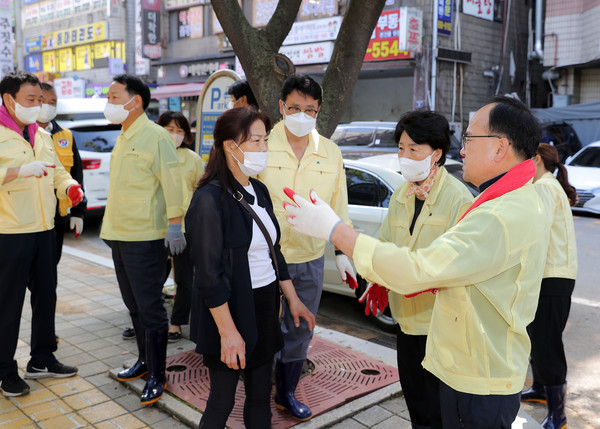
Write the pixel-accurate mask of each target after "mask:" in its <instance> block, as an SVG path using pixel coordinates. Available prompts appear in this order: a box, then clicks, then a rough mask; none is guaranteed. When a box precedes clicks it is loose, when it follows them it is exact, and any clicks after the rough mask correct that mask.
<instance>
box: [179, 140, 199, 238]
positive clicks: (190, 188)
mask: <svg viewBox="0 0 600 429" xmlns="http://www.w3.org/2000/svg"><path fill="white" fill-rule="evenodd" d="M177 156H178V157H179V165H180V168H181V179H182V193H183V208H184V210H185V211H187V208H188V207H189V205H190V201H192V195H193V194H194V189H196V185H197V184H198V181H199V180H200V178H201V177H202V175H203V174H204V163H203V162H202V158H201V157H200V155H198V154H197V153H196V152H194V151H193V150H190V149H188V148H186V147H179V148H177ZM182 226H183V225H182Z"/></svg>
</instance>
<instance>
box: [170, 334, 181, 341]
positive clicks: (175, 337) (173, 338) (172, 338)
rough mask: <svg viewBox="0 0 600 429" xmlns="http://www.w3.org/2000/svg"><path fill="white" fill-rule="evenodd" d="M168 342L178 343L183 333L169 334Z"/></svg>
mask: <svg viewBox="0 0 600 429" xmlns="http://www.w3.org/2000/svg"><path fill="white" fill-rule="evenodd" d="M168 340H169V342H170V343H176V342H177V341H179V340H181V332H169V336H168Z"/></svg>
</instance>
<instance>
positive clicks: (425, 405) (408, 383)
mask: <svg viewBox="0 0 600 429" xmlns="http://www.w3.org/2000/svg"><path fill="white" fill-rule="evenodd" d="M426 343H427V335H407V334H405V333H404V332H402V330H401V329H400V327H399V326H397V327H396V344H397V348H396V350H397V357H398V375H399V376H400V385H401V386H402V393H403V394H404V399H405V400H406V405H407V407H408V413H409V414H410V421H411V423H412V424H413V425H415V426H425V427H431V428H435V429H439V428H441V427H442V417H441V411H440V395H439V390H440V388H439V379H438V378H437V377H435V376H434V375H433V374H431V373H430V372H429V371H427V370H426V369H425V368H423V365H421V362H423V358H424V357H425V344H426Z"/></svg>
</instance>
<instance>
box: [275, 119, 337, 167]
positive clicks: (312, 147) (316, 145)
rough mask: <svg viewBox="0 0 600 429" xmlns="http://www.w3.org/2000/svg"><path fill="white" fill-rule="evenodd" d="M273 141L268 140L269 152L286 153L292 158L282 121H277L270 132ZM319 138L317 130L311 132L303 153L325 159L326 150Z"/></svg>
mask: <svg viewBox="0 0 600 429" xmlns="http://www.w3.org/2000/svg"><path fill="white" fill-rule="evenodd" d="M271 135H272V136H273V139H272V140H271V139H269V150H271V151H277V152H288V153H289V154H290V155H291V156H293V157H294V158H295V157H296V155H294V151H293V150H292V147H291V146H290V143H289V142H288V139H287V135H286V133H285V124H284V123H283V121H279V122H278V123H277V124H275V126H274V127H273V130H272V131H271ZM320 139H321V136H320V135H319V133H318V132H317V130H312V131H311V132H310V134H309V136H308V146H307V147H306V152H305V153H312V154H314V155H318V156H321V157H323V158H327V148H326V147H325V145H322V144H320Z"/></svg>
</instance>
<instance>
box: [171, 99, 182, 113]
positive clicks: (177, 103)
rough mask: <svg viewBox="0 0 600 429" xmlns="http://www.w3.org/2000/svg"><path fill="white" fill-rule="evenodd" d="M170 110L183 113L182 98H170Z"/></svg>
mask: <svg viewBox="0 0 600 429" xmlns="http://www.w3.org/2000/svg"><path fill="white" fill-rule="evenodd" d="M169 110H172V111H174V112H181V97H169Z"/></svg>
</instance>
